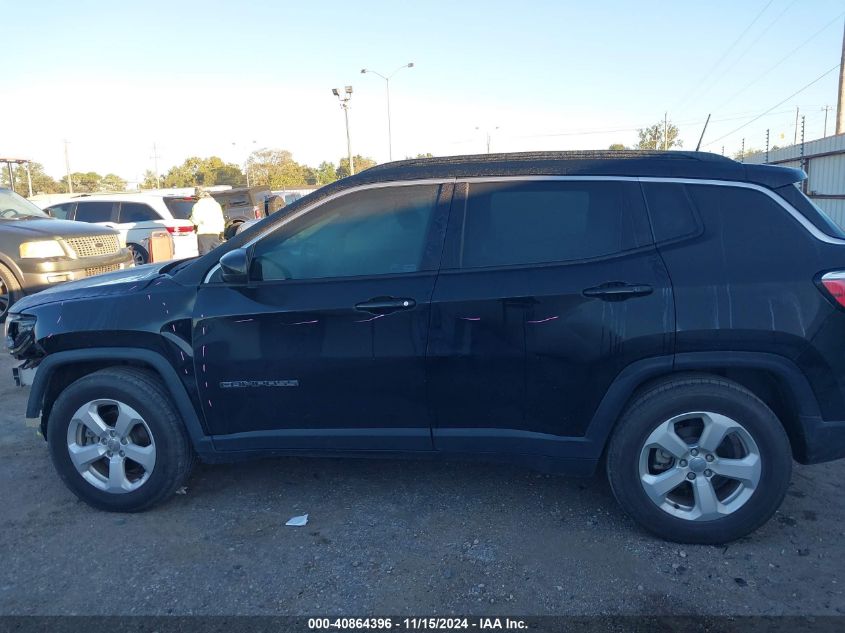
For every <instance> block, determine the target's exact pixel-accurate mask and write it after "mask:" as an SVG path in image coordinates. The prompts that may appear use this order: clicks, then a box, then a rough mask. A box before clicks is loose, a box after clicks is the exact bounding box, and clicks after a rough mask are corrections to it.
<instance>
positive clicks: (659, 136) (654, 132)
mask: <svg viewBox="0 0 845 633" xmlns="http://www.w3.org/2000/svg"><path fill="white" fill-rule="evenodd" d="M663 128H664V122H663V121H660V122H658V123H655V124H654V125H652V126H651V127H647V128H641V129H639V130H637V133H638V134H639V135H640V140H639V142H638V143H637V149H672V148H673V147H681V145H682V143H681V139H679V138H678V135H679V134H680V131H679V130H678V126H676V125H675V124H673V123H668V124H666V125H665V128H666V135H665V138H664V132H663Z"/></svg>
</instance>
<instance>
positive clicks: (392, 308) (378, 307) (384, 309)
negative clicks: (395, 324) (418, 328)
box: [355, 297, 417, 314]
mask: <svg viewBox="0 0 845 633" xmlns="http://www.w3.org/2000/svg"><path fill="white" fill-rule="evenodd" d="M416 305H417V302H416V301H414V300H413V299H411V298H410V297H401V298H397V297H375V298H373V299H369V300H368V301H362V302H361V303H356V304H355V309H356V310H360V311H361V312H369V313H370V314H390V313H391V312H398V311H399V310H411V309H412V308H413V307H414V306H416Z"/></svg>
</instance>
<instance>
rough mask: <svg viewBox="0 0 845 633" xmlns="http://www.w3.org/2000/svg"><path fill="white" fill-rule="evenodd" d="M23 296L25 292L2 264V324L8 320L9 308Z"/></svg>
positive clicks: (0, 283) (0, 306) (0, 278)
mask: <svg viewBox="0 0 845 633" xmlns="http://www.w3.org/2000/svg"><path fill="white" fill-rule="evenodd" d="M22 296H23V291H22V290H21V286H20V284H19V283H18V280H17V279H16V278H15V275H14V274H13V273H12V271H11V270H9V269H8V268H6V267H5V266H3V264H0V323H2V322H3V321H5V320H6V315H7V314H9V308H11V307H12V304H14V303H15V301H17V300H18V299H20V298H21V297H22Z"/></svg>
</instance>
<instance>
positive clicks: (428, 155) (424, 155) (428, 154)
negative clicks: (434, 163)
mask: <svg viewBox="0 0 845 633" xmlns="http://www.w3.org/2000/svg"><path fill="white" fill-rule="evenodd" d="M414 158H434V154H432V153H431V152H426V153H425V154H417V155H416V156H414Z"/></svg>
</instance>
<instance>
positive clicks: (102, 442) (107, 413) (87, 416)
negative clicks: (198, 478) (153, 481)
mask: <svg viewBox="0 0 845 633" xmlns="http://www.w3.org/2000/svg"><path fill="white" fill-rule="evenodd" d="M67 449H68V453H69V455H70V460H71V462H72V463H73V465H74V467H75V468H76V470H77V472H78V473H79V474H80V475H81V476H82V478H83V479H85V481H87V482H88V483H89V484H91V485H92V486H94V487H95V488H97V489H98V490H102V491H104V492H108V493H111V494H125V493H127V492H132V491H134V490H137V489H138V488H140V487H141V486H143V485H144V484H145V483H146V482H147V480H149V478H150V475H151V474H152V472H153V468H155V462H156V446H155V440H154V439H153V434H152V432H151V431H150V427H149V426H148V425H147V423H146V422H145V421H144V419H143V417H141V415H140V414H139V413H138V412H137V411H135V409H133V408H132V407H130V406H129V405H127V404H125V403H123V402H120V401H118V400H112V399H100V400H92V401H90V402H86V403H85V404H83V405H82V406H81V407H79V409H77V411H76V413H74V415H73V417H72V418H71V422H70V425H69V426H68V431H67Z"/></svg>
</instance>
